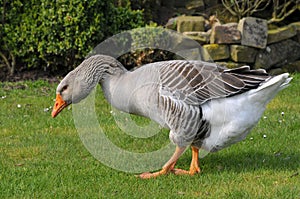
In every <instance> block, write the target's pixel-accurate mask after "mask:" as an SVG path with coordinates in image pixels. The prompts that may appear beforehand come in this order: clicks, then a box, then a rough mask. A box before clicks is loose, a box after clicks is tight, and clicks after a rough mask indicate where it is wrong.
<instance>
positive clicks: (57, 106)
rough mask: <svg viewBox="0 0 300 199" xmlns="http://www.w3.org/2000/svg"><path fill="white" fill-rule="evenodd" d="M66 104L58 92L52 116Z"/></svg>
mask: <svg viewBox="0 0 300 199" xmlns="http://www.w3.org/2000/svg"><path fill="white" fill-rule="evenodd" d="M66 106H68V104H67V103H66V102H65V101H64V100H63V99H62V97H61V95H60V94H56V100H55V104H54V107H53V110H52V117H53V118H55V117H56V116H57V115H58V114H59V113H60V112H61V111H62V110H63V109H64V108H65V107H66Z"/></svg>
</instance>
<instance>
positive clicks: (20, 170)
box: [0, 74, 300, 199]
mask: <svg viewBox="0 0 300 199" xmlns="http://www.w3.org/2000/svg"><path fill="white" fill-rule="evenodd" d="M293 76H294V79H293V81H292V83H291V86H290V87H288V88H287V89H286V90H284V91H282V92H280V94H279V95H278V96H277V97H276V98H275V99H274V100H273V101H272V102H271V103H270V104H269V106H268V109H267V111H266V112H265V114H264V118H262V119H261V120H260V122H259V124H258V126H257V127H256V128H255V129H254V130H253V131H252V133H251V134H250V135H249V136H248V137H247V139H246V140H245V141H243V142H240V143H238V144H235V145H233V146H231V147H229V148H228V149H224V150H222V151H220V152H218V153H213V154H209V155H208V156H206V157H205V158H204V159H201V160H200V162H201V168H202V173H201V174H199V175H196V176H193V177H189V176H174V175H168V176H164V177H159V178H157V179H151V180H141V179H138V178H136V177H135V176H134V174H131V173H125V172H121V171H117V170H114V169H112V168H109V167H107V166H105V165H103V164H102V163H101V162H99V161H98V160H97V159H95V158H94V157H93V156H92V155H91V154H90V153H89V152H88V151H87V149H86V148H85V147H84V145H83V143H82V141H81V140H80V138H79V135H78V133H77V131H76V128H75V126H74V123H73V118H72V111H71V110H64V111H63V112H62V113H61V114H60V115H59V116H58V117H57V118H55V119H52V118H51V116H50V114H51V110H49V111H47V108H49V107H50V106H52V105H53V103H54V102H53V99H54V97H55V88H56V85H53V84H48V83H47V82H44V81H36V82H19V83H0V198H68V197H70V198H104V197H105V198H291V199H294V198H300V174H299V173H300V147H299V146H300V145H299V143H300V74H297V75H293ZM96 95H97V109H96V110H97V113H98V118H99V121H100V122H101V126H102V127H103V128H104V129H106V131H107V132H110V133H108V134H107V136H108V137H109V138H110V139H112V140H114V142H115V143H116V144H117V145H119V146H121V147H124V148H130V149H132V150H136V151H144V149H145V147H144V146H147V149H149V148H150V149H151V148H153V149H155V147H157V146H160V144H162V143H166V142H168V132H167V131H166V130H162V131H161V134H159V135H156V138H155V139H151V138H149V139H147V140H146V141H145V143H144V142H143V141H141V140H138V139H134V138H131V137H130V136H128V135H126V134H124V133H122V132H121V131H120V130H119V129H118V128H117V126H116V124H115V122H114V119H113V117H112V116H111V114H110V111H111V110H110V105H108V104H107V103H106V101H105V100H104V98H103V96H102V93H101V92H100V91H99V92H97V93H96ZM282 112H284V116H282V115H281V113H282ZM134 120H136V122H137V123H140V124H141V125H143V123H147V122H149V121H147V120H145V119H143V118H142V119H141V118H137V117H134ZM264 137H265V138H264ZM156 140H159V142H155V141H156ZM157 143H158V144H157ZM144 144H146V145H144ZM190 156H191V152H190V151H187V152H186V153H185V154H184V155H183V156H182V157H181V159H180V161H179V162H178V165H177V166H178V167H180V168H184V169H188V168H189V164H190V160H191V157H190ZM128 161H130V159H129V160H128Z"/></svg>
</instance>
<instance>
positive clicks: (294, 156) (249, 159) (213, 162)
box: [177, 150, 300, 173]
mask: <svg viewBox="0 0 300 199" xmlns="http://www.w3.org/2000/svg"><path fill="white" fill-rule="evenodd" d="M299 160H300V153H299V152H293V153H287V152H277V153H273V154H272V153H266V152H259V151H254V150H252V151H248V150H247V151H239V152H236V151H220V152H217V153H211V154H209V155H207V156H206V157H204V158H202V159H199V162H200V167H201V169H202V171H203V172H204V173H218V172H223V171H233V172H236V173H240V172H253V171H257V170H274V171H276V170H278V171H279V170H280V171H282V170H287V171H297V170H299V168H300V161H299ZM190 161H191V157H190V156H187V155H185V156H183V157H182V159H181V160H180V162H179V164H178V165H177V166H178V167H180V166H181V167H184V168H188V167H189V163H190Z"/></svg>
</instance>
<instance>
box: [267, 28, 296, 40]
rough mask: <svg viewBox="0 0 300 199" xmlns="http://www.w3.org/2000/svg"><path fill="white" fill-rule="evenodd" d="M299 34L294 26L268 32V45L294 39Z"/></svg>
mask: <svg viewBox="0 0 300 199" xmlns="http://www.w3.org/2000/svg"><path fill="white" fill-rule="evenodd" d="M296 34H297V31H296V28H295V27H294V26H292V25H288V26H284V27H282V28H277V29H274V30H269V31H268V44H272V43H276V42H279V41H282V40H286V39H289V38H291V37H294V36H295V35H296Z"/></svg>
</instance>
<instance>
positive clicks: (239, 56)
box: [230, 45, 258, 63]
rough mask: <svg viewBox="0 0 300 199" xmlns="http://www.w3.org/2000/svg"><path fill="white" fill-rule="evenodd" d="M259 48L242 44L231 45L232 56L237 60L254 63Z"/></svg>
mask: <svg viewBox="0 0 300 199" xmlns="http://www.w3.org/2000/svg"><path fill="white" fill-rule="evenodd" d="M257 51H258V50H257V49H256V48H253V47H248V46H242V45H231V46H230V56H231V59H232V60H233V61H235V62H244V63H254V62H255V58H256V54H257Z"/></svg>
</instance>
